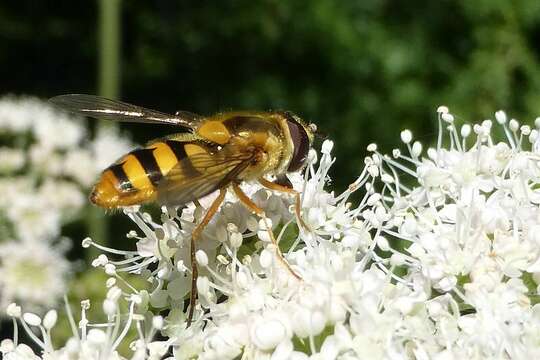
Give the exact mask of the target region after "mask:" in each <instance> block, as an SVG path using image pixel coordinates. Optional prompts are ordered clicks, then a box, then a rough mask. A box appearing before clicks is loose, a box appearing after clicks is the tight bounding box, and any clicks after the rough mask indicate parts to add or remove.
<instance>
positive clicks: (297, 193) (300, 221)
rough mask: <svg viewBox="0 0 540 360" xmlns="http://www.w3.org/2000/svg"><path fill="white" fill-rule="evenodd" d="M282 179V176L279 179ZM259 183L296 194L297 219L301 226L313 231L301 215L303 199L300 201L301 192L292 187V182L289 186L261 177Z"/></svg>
mask: <svg viewBox="0 0 540 360" xmlns="http://www.w3.org/2000/svg"><path fill="white" fill-rule="evenodd" d="M280 180H282V178H279V179H278V181H280ZM287 180H289V179H287ZM280 182H281V181H280ZM259 183H260V184H261V185H262V186H264V187H265V188H267V189H270V190H275V191H281V192H284V193H287V194H292V195H294V212H295V214H296V219H297V220H298V224H299V225H300V227H302V228H304V230H306V231H308V232H311V229H310V228H309V226H308V225H307V224H306V223H305V222H304V220H303V219H302V216H301V215H300V210H301V208H300V203H301V201H300V193H299V192H298V191H296V190H294V189H293V188H292V184H291V186H290V187H288V186H285V185H282V184H281V183H277V182H271V181H268V180H266V179H265V178H260V179H259ZM289 183H290V181H289Z"/></svg>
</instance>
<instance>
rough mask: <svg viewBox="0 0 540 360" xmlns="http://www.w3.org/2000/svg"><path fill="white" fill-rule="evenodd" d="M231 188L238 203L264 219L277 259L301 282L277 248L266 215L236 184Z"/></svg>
mask: <svg viewBox="0 0 540 360" xmlns="http://www.w3.org/2000/svg"><path fill="white" fill-rule="evenodd" d="M232 188H233V190H234V193H235V194H236V196H237V197H238V200H240V202H241V203H242V204H244V206H246V207H247V208H248V209H249V210H251V211H252V212H254V213H255V214H257V215H259V216H260V217H261V218H263V219H265V223H266V224H267V226H266V227H267V229H266V230H267V231H268V235H269V236H270V240H271V241H272V244H273V245H274V247H275V248H276V254H277V256H278V259H279V260H280V261H281V262H282V263H283V265H285V267H286V268H287V270H288V271H289V272H290V273H291V274H292V275H293V276H294V277H295V278H297V279H298V280H302V278H301V277H300V275H298V274H297V273H296V272H295V271H294V270H293V269H292V268H291V267H290V265H289V263H288V262H287V260H285V257H284V256H283V253H282V252H281V249H280V248H279V245H278V242H277V240H276V238H275V237H274V233H273V232H272V227H271V226H268V222H266V219H267V217H266V215H265V213H264V210H263V209H261V208H260V207H258V206H257V204H255V203H254V202H253V201H252V200H251V199H250V198H249V197H248V196H247V195H246V193H245V192H243V191H242V189H240V186H238V184H236V183H233V184H232Z"/></svg>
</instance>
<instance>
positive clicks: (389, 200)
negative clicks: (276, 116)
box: [1, 107, 540, 359]
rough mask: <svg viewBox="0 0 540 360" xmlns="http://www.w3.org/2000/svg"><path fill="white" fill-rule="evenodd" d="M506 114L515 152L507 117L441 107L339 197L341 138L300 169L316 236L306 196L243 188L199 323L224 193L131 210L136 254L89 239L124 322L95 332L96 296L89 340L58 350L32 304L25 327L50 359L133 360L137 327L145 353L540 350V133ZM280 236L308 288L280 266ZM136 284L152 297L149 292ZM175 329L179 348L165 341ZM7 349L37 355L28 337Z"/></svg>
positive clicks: (16, 314) (224, 220) (221, 239)
mask: <svg viewBox="0 0 540 360" xmlns="http://www.w3.org/2000/svg"><path fill="white" fill-rule="evenodd" d="M495 119H496V123H497V124H498V126H500V127H501V129H502V132H503V133H504V134H505V137H506V139H505V141H497V139H496V137H495V135H493V132H494V129H493V127H494V126H493V125H494V122H492V121H490V120H486V121H483V122H482V123H481V124H476V125H472V126H471V125H468V124H464V125H462V126H461V127H460V128H458V127H457V125H456V121H455V118H454V116H453V115H452V114H450V113H449V112H448V109H447V108H445V107H440V108H439V111H438V121H439V124H440V132H439V135H438V138H437V141H436V146H435V147H433V148H427V149H425V147H424V146H423V145H422V144H421V143H420V142H418V141H415V140H414V137H413V134H412V133H411V132H410V131H408V130H405V131H403V132H402V133H401V139H402V141H403V143H404V144H405V148H406V150H405V151H402V150H399V149H396V150H394V151H392V154H391V156H390V155H384V154H382V153H380V152H379V151H378V150H377V146H376V145H374V144H372V145H370V146H369V147H368V150H369V151H370V152H371V154H370V156H369V157H367V158H366V159H365V167H364V169H363V170H362V172H361V173H360V176H359V177H358V178H357V179H356V180H355V181H354V182H352V183H351V185H350V186H349V187H348V188H347V189H346V190H345V191H344V192H343V193H341V194H335V193H334V192H331V191H329V190H328V187H329V184H328V180H329V175H328V173H329V169H330V167H331V165H332V163H333V162H334V160H335V159H333V158H332V156H331V151H332V145H333V144H332V142H330V141H326V142H324V143H323V145H322V150H321V152H320V154H317V153H316V152H315V151H313V152H312V153H311V154H310V157H309V159H310V162H309V165H308V167H307V168H306V169H305V171H304V172H303V173H301V174H292V175H291V181H292V182H293V185H294V187H295V189H296V190H298V191H299V192H301V194H302V196H301V202H302V204H301V205H302V206H301V208H302V218H303V220H304V222H305V223H306V224H307V228H308V229H305V228H303V227H302V226H298V224H297V221H298V220H297V219H296V217H295V216H294V211H293V209H292V206H293V202H292V199H290V198H289V197H288V195H282V194H279V193H274V192H272V191H269V190H266V189H262V188H260V187H259V186H258V185H254V184H244V185H243V186H244V190H245V192H246V193H248V194H249V195H250V197H252V198H253V199H254V201H255V203H256V204H257V205H258V206H260V207H261V208H263V209H264V211H265V214H266V217H265V218H262V219H261V218H258V217H256V216H255V215H252V214H250V213H249V211H248V210H246V208H245V207H244V206H243V205H242V204H240V203H239V202H238V201H237V200H236V199H235V198H234V197H233V196H232V195H231V196H230V197H228V198H227V199H226V201H225V203H224V204H223V205H222V206H221V208H220V209H219V211H218V213H217V214H216V216H215V217H214V218H213V219H212V221H211V222H210V224H209V225H208V226H207V227H206V228H205V231H204V232H203V235H202V238H201V241H200V242H199V243H198V251H197V253H196V260H197V263H198V266H199V269H200V276H199V278H198V282H197V287H198V290H199V299H198V303H197V307H196V309H195V318H194V322H193V323H192V325H191V326H190V327H187V323H186V315H185V314H186V312H185V310H186V309H185V307H184V304H185V302H186V299H187V298H188V296H189V294H188V292H189V281H190V278H191V264H190V261H189V251H188V250H189V240H190V236H191V232H192V230H193V228H194V227H195V225H196V224H197V223H198V222H199V221H200V220H201V218H202V216H203V214H204V211H205V208H207V207H208V205H209V204H210V203H211V201H212V200H213V197H215V194H214V195H210V196H209V197H208V198H205V199H201V201H200V203H201V206H195V205H194V204H191V205H189V206H187V207H186V208H184V209H176V208H163V209H162V211H161V214H160V218H159V219H153V218H152V217H151V216H150V215H149V214H147V213H145V212H141V211H140V209H139V208H138V207H135V208H130V209H125V213H126V215H127V216H128V217H130V218H131V219H132V220H133V222H134V223H135V224H136V225H137V227H138V229H137V231H131V232H130V233H128V235H127V237H128V238H130V239H134V240H135V241H136V246H134V249H133V250H130V251H120V250H116V249H112V248H107V247H105V246H102V245H100V244H99V242H97V241H93V240H92V239H89V238H87V239H85V240H84V241H83V246H84V247H88V246H95V247H97V248H99V249H101V250H102V251H103V252H104V253H103V254H102V255H100V256H99V257H97V258H96V259H95V260H94V262H93V265H94V266H96V267H102V268H103V269H104V271H105V272H106V274H107V275H108V276H109V279H108V281H107V286H108V287H109V292H108V295H107V298H106V300H105V301H104V302H103V310H104V312H105V314H106V315H107V319H108V321H107V323H105V324H91V323H89V322H88V321H87V320H86V316H85V308H86V307H87V306H88V304H87V303H83V312H82V320H81V321H80V322H79V326H78V329H77V326H76V325H75V324H73V327H74V329H75V330H76V331H74V337H73V340H70V342H71V344H70V342H68V344H66V345H65V346H64V347H62V348H60V349H57V350H55V349H53V348H52V346H51V345H50V341H49V338H48V337H49V336H50V334H49V332H48V329H49V327H48V326H49V325H50V324H52V323H54V321H53V320H52V319H54V318H55V315H46V316H45V317H44V318H43V319H42V318H40V317H39V316H37V315H34V314H28V313H25V314H22V310H21V308H19V307H17V306H16V305H10V306H9V307H8V314H10V316H12V317H13V318H16V319H19V322H20V323H21V325H22V326H23V327H24V328H25V330H26V329H27V328H28V329H29V330H30V331H31V329H30V328H31V327H34V328H36V329H41V333H42V334H44V335H43V336H42V338H37V337H35V335H34V337H33V340H34V341H35V342H36V343H37V344H38V345H39V346H40V347H41V348H42V349H43V354H44V355H43V357H46V358H48V359H50V358H56V357H62V356H63V355H64V354H68V353H69V351H72V352H71V353H69V354H76V353H77V354H85V356H86V357H87V358H91V359H94V358H95V359H98V358H101V359H103V358H115V357H120V356H121V355H120V354H118V352H117V349H118V345H119V344H120V343H121V342H122V341H125V334H126V332H127V331H128V330H126V329H129V328H130V327H133V326H135V328H136V329H137V330H138V340H136V341H135V342H134V343H133V344H132V345H133V346H132V350H133V354H132V357H133V358H134V359H144V358H151V359H155V358H161V357H164V356H170V355H171V354H172V356H174V358H175V359H308V358H309V359H365V358H374V359H409V358H415V359H428V358H438V359H452V358H508V359H510V358H512V359H521V358H525V357H531V358H535V357H538V356H540V343H539V342H538V334H539V333H540V332H539V331H540V316H539V314H540V312H539V307H538V305H536V299H537V297H538V291H539V288H538V285H539V284H540V238H539V235H538V234H539V231H540V210H539V204H540V146H539V141H540V140H539V136H538V130H537V129H533V128H531V127H530V126H527V125H520V124H519V123H518V122H517V121H516V120H511V121H507V117H506V114H504V113H503V112H497V113H496V115H495ZM535 127H540V120H538V121H536V124H535ZM444 144H447V145H444ZM318 157H320V158H319V159H317V158H318ZM354 192H358V193H360V195H359V196H357V197H359V200H358V202H357V203H356V204H355V203H353V201H352V200H351V199H352V198H353V196H352V194H353V193H354ZM357 195H358V194H357ZM268 227H271V231H272V235H273V236H274V237H275V238H276V239H277V240H278V243H279V246H280V249H281V250H282V252H283V253H284V257H285V260H286V262H287V264H288V266H290V268H291V269H292V271H294V273H295V274H298V275H299V276H300V277H301V279H300V280H299V279H298V278H296V277H295V276H293V275H292V273H291V271H290V270H289V268H288V266H285V265H284V263H283V261H281V260H280V258H279V257H278V256H276V253H277V252H276V248H275V245H274V244H273V243H272V241H270V240H271V237H270V236H269V233H268V230H269V229H268ZM127 273H131V274H134V275H135V276H138V277H141V278H143V279H144V280H145V281H146V282H147V283H148V284H149V288H148V289H136V288H135V286H133V285H132V284H130V283H129V282H128V280H127V277H126V276H125V274H127ZM120 284H122V286H123V287H125V288H126V289H128V290H121V289H120V287H119V286H120ZM120 302H125V303H127V306H124V307H122V306H119V305H118V304H119V303H120ZM122 308H127V309H128V310H127V312H125V311H124V312H125V313H124V312H122V310H121V309H122ZM159 313H162V314H165V315H164V316H165V317H164V318H161V317H156V316H155V315H157V314H159ZM149 319H152V320H149ZM150 323H151V324H152V325H150ZM46 324H49V325H46ZM143 324H144V325H143ZM146 328H147V329H149V330H148V331H143V330H142V329H146ZM115 329H116V330H115ZM27 331H28V330H27ZM158 331H159V332H160V335H161V337H162V339H163V341H152V337H153V335H154V334H155V333H156V332H158ZM83 334H85V335H84V336H83ZM1 349H2V351H3V353H4V354H5V355H6V356H13V357H16V356H26V357H28V358H32V357H33V356H35V355H34V353H33V352H31V351H30V350H29V349H28V347H26V346H24V345H22V344H18V342H17V340H16V339H14V340H7V341H5V342H4V343H2V346H1ZM70 349H71V350H70ZM167 351H169V353H167ZM122 356H124V355H123V354H122Z"/></svg>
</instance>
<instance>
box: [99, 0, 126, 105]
mask: <svg viewBox="0 0 540 360" xmlns="http://www.w3.org/2000/svg"><path fill="white" fill-rule="evenodd" d="M120 1H121V0H99V95H101V96H105V97H108V98H112V99H116V98H118V95H119V89H120V5H121V2H120Z"/></svg>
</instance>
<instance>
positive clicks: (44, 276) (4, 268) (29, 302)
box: [0, 241, 70, 309]
mask: <svg viewBox="0 0 540 360" xmlns="http://www.w3.org/2000/svg"><path fill="white" fill-rule="evenodd" d="M69 270H70V266H69V263H68V262H67V260H65V259H64V257H63V253H62V252H61V251H60V250H58V249H55V248H53V247H50V246H49V245H48V244H47V243H46V242H36V243H33V242H14V241H11V242H5V243H3V244H2V245H0V273H1V274H2V276H1V277H0V304H2V306H6V305H7V304H8V303H10V302H13V301H14V300H16V301H17V302H18V303H20V304H21V305H22V306H23V307H25V308H29V309H39V308H42V307H49V306H52V305H54V304H55V303H56V302H57V301H58V299H59V298H60V296H62V295H63V294H64V293H65V292H66V285H67V284H66V275H68V274H69Z"/></svg>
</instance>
